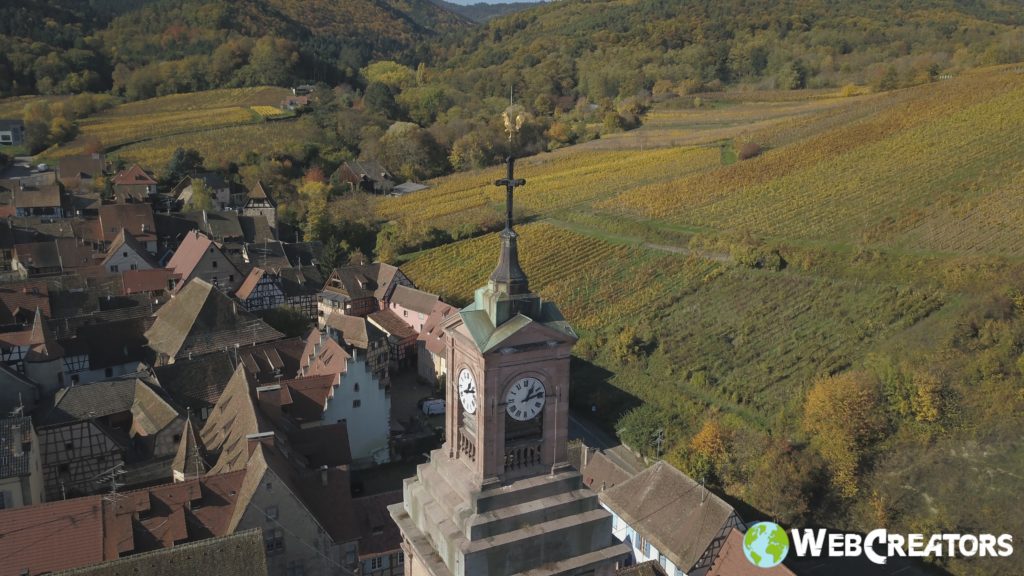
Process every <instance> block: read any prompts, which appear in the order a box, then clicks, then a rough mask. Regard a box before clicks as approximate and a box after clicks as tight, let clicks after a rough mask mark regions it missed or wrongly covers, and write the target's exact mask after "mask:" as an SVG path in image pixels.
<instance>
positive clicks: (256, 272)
mask: <svg viewBox="0 0 1024 576" xmlns="http://www.w3.org/2000/svg"><path fill="white" fill-rule="evenodd" d="M266 274H267V271H266V270H264V269H263V268H253V269H252V270H251V271H250V272H249V275H248V276H246V277H245V280H243V281H242V285H241V286H239V287H238V290H236V291H235V298H238V299H239V300H243V301H244V300H248V299H249V296H252V292H253V290H255V289H256V286H257V285H259V283H260V280H262V279H263V277H264V276H266Z"/></svg>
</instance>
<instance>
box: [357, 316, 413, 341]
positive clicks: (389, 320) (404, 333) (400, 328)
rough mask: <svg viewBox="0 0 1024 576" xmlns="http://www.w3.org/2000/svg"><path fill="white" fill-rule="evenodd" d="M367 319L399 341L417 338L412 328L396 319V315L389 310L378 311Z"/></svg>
mask: <svg viewBox="0 0 1024 576" xmlns="http://www.w3.org/2000/svg"><path fill="white" fill-rule="evenodd" d="M367 319H369V321H370V322H371V323H373V324H374V325H376V326H377V327H378V328H380V329H381V330H383V331H384V332H385V333H386V334H388V335H389V336H394V337H395V338H398V339H399V340H408V339H415V338H416V336H417V334H416V331H415V330H413V328H412V326H409V325H408V324H406V323H405V321H404V320H402V319H401V318H399V317H398V314H395V313H394V312H392V311H391V310H378V311H377V312H374V313H372V314H370V315H369V316H367Z"/></svg>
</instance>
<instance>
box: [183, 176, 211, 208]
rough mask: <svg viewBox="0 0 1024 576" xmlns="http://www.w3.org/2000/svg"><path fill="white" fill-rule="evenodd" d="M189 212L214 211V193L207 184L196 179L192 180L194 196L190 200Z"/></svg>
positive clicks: (188, 204)
mask: <svg viewBox="0 0 1024 576" xmlns="http://www.w3.org/2000/svg"><path fill="white" fill-rule="evenodd" d="M187 208H188V209H189V210H213V192H212V191H211V190H210V187H209V186H207V185H206V182H203V181H202V180H200V179H198V178H196V179H194V180H192V196H191V197H190V198H189V199H188V203H187Z"/></svg>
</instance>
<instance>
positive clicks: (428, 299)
mask: <svg viewBox="0 0 1024 576" xmlns="http://www.w3.org/2000/svg"><path fill="white" fill-rule="evenodd" d="M391 302H392V303H393V304H398V305H399V306H401V307H402V308H405V309H406V310H413V311H416V312H419V313H420V314H423V315H424V316H427V315H429V314H430V313H431V312H433V310H434V304H437V295H436V294H430V293H429V292H424V291H422V290H417V289H415V288H410V287H408V286H405V285H404V284H399V285H398V286H395V292H394V293H393V294H392V295H391Z"/></svg>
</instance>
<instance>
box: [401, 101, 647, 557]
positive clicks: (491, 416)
mask: <svg viewBox="0 0 1024 576" xmlns="http://www.w3.org/2000/svg"><path fill="white" fill-rule="evenodd" d="M520 122H521V121H520ZM508 124H509V122H508V121H506V125H508ZM506 164H507V176H506V178H504V179H501V180H498V181H497V182H495V185H497V186H502V187H504V188H505V189H506V218H505V228H504V230H502V232H501V233H500V234H499V237H500V247H499V253H498V263H497V265H496V267H495V269H494V271H493V272H492V273H491V275H490V277H489V278H488V280H487V283H486V284H485V285H484V286H482V287H481V288H478V289H477V290H476V292H475V293H474V298H473V302H472V303H471V304H470V305H468V306H466V307H465V308H463V309H462V310H460V311H459V312H458V313H457V314H452V315H450V316H449V317H448V318H447V319H446V320H445V321H444V322H443V323H442V328H443V330H444V341H445V344H446V346H447V370H448V376H447V378H446V381H447V384H446V386H447V390H446V400H447V403H446V408H447V412H446V422H445V443H444V446H442V447H441V448H440V449H438V450H435V451H434V452H432V453H431V455H430V461H429V462H428V463H426V464H422V465H420V466H419V468H418V469H417V473H416V476H415V477H414V478H409V479H406V481H405V484H404V488H403V492H404V497H403V502H402V503H401V504H396V505H394V506H392V507H391V508H390V512H391V515H392V518H393V519H394V520H395V522H396V523H397V524H398V526H399V528H400V529H401V531H402V539H403V543H402V547H403V550H404V552H405V574H406V576H420V575H431V576H449V575H453V576H506V575H510V574H519V573H523V572H527V571H529V574H531V576H542V575H565V576H584V575H587V576H590V575H594V576H606V575H611V574H614V572H615V567H616V564H617V563H618V562H619V561H620V560H622V559H623V558H624V557H625V556H626V555H627V554H628V552H629V551H628V549H627V547H626V546H625V545H623V544H618V543H617V540H615V539H613V537H612V521H611V516H610V514H609V513H608V512H607V511H606V510H604V509H603V508H601V506H600V505H599V504H598V501H597V495H596V494H594V493H593V492H591V491H590V490H589V489H587V488H586V487H585V486H584V485H583V483H582V478H581V477H580V474H579V473H578V472H576V471H575V469H573V468H572V467H571V466H570V465H569V464H568V462H567V461H566V446H567V439H568V438H567V437H568V418H569V412H568V408H569V386H570V384H569V381H570V380H569V376H570V374H569V364H570V358H571V352H572V347H573V345H574V344H575V343H576V340H577V337H576V334H575V332H573V330H572V328H571V327H570V325H569V323H568V322H566V321H565V319H564V318H563V317H562V315H561V313H560V312H559V311H558V308H557V306H555V304H554V303H551V302H544V301H543V300H542V299H541V298H540V297H539V296H538V295H537V294H535V293H533V292H531V290H530V285H529V279H528V278H527V275H526V273H525V271H524V270H523V269H522V267H521V265H520V263H519V252H518V234H517V233H516V231H515V228H514V222H513V210H512V207H513V195H514V193H515V190H516V188H518V187H521V186H523V185H525V184H526V181H525V180H521V179H517V178H516V177H515V174H514V172H515V160H514V158H512V157H511V156H509V158H508V159H507V160H506Z"/></svg>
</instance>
